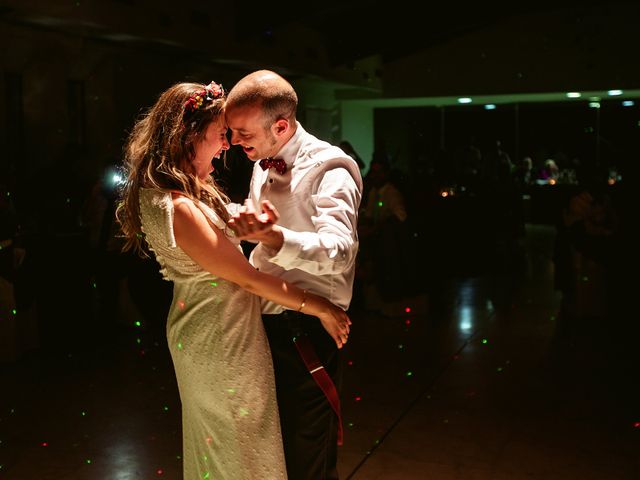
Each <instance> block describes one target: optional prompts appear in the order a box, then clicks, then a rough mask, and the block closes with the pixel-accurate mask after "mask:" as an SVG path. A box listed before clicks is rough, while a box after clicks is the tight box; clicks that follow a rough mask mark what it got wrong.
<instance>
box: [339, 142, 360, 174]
mask: <svg viewBox="0 0 640 480" xmlns="http://www.w3.org/2000/svg"><path fill="white" fill-rule="evenodd" d="M338 146H339V147H340V148H341V149H342V151H343V152H344V153H346V154H347V155H349V156H350V157H351V158H353V159H354V160H355V161H356V163H357V164H358V167H359V168H360V170H362V169H363V168H364V167H365V164H364V161H363V160H362V158H360V155H358V152H356V150H355V149H354V148H353V145H351V143H349V142H348V141H346V140H342V141H341V142H340V144H339V145H338Z"/></svg>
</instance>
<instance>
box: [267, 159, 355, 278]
mask: <svg viewBox="0 0 640 480" xmlns="http://www.w3.org/2000/svg"><path fill="white" fill-rule="evenodd" d="M361 197H362V192H360V190H359V188H358V186H357V185H356V182H355V181H354V179H353V177H351V175H350V174H349V172H348V171H347V170H346V169H344V168H336V169H332V170H329V171H327V172H326V173H325V174H324V176H323V178H322V180H321V181H320V184H319V185H318V189H317V191H316V192H315V193H314V194H312V201H313V203H314V204H315V208H316V214H315V215H314V216H312V218H311V221H312V223H313V226H314V231H309V232H296V231H293V230H290V229H287V228H283V229H282V230H283V236H284V243H283V245H282V247H281V248H280V250H279V251H278V252H275V255H274V256H273V257H271V258H270V259H269V261H271V262H273V263H275V264H276V265H279V266H281V267H282V268H284V269H285V270H291V269H294V268H297V269H300V270H303V271H305V272H308V273H310V274H313V275H334V274H339V273H342V272H343V271H345V270H347V269H348V268H350V267H351V266H352V265H353V263H354V262H355V258H356V254H357V252H358V237H357V221H358V209H359V207H360V200H361Z"/></svg>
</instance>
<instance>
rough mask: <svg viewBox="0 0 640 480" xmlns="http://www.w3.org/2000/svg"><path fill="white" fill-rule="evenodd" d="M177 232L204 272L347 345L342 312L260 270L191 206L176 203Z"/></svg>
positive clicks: (178, 240)
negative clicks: (306, 319) (310, 321)
mask: <svg viewBox="0 0 640 480" xmlns="http://www.w3.org/2000/svg"><path fill="white" fill-rule="evenodd" d="M173 229H174V234H175V239H176V243H177V244H178V246H179V247H180V248H181V249H182V250H183V251H184V252H185V253H186V254H187V255H189V256H190V257H191V258H192V259H193V260H194V261H195V262H197V263H198V264H199V265H200V266H201V267H202V268H203V269H205V270H207V271H208V272H210V273H212V274H213V275H215V276H217V277H222V278H224V279H226V280H229V281H230V282H233V283H235V284H237V285H239V286H240V287H242V288H244V289H245V290H248V291H249V292H251V293H254V294H256V295H259V296H261V297H263V298H266V299H267V300H270V301H272V302H275V303H279V304H280V305H283V306H285V307H287V308H290V309H292V310H301V311H302V312H303V313H306V314H309V315H313V316H316V317H318V318H319V319H320V321H321V322H322V324H323V326H324V328H325V329H326V330H327V332H328V333H329V334H330V335H331V336H332V337H333V339H334V340H335V342H336V344H337V346H338V348H341V347H342V346H343V344H344V343H345V342H346V337H347V335H348V333H349V325H350V324H351V321H350V320H349V317H348V316H347V314H346V313H345V312H344V311H343V310H342V309H341V308H339V307H337V306H335V305H333V304H332V303H331V302H329V301H328V300H326V299H325V298H323V297H320V296H318V295H313V294H311V293H307V292H305V291H303V290H302V289H300V288H298V287H296V286H295V285H293V284H291V283H289V282H286V281H285V280H282V279H280V278H278V277H274V276H272V275H268V274H265V273H262V272H260V271H258V270H256V269H255V268H254V267H253V266H252V265H251V264H250V263H249V262H248V261H247V259H246V257H245V256H244V255H243V254H242V252H241V251H240V250H238V249H237V248H236V246H235V245H234V244H232V243H231V242H230V241H229V240H228V239H227V237H226V236H225V235H224V233H223V232H221V231H220V230H219V229H218V228H216V227H215V226H212V225H211V224H210V223H209V222H208V221H207V219H206V217H205V216H204V214H203V213H202V211H201V210H200V209H198V208H197V207H196V206H195V205H194V204H192V203H191V202H174V219H173ZM301 306H302V308H300V307H301Z"/></svg>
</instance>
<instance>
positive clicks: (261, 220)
mask: <svg viewBox="0 0 640 480" xmlns="http://www.w3.org/2000/svg"><path fill="white" fill-rule="evenodd" d="M261 207H262V213H260V214H258V212H256V210H255V208H254V206H253V202H251V200H249V199H247V200H245V202H244V205H243V206H242V207H240V211H239V212H238V213H237V214H236V215H234V216H232V217H231V219H229V227H231V229H232V230H233V231H234V232H235V234H236V236H237V237H238V238H239V239H240V240H249V241H253V242H261V243H263V244H264V245H266V246H268V247H270V248H273V249H275V250H280V247H282V243H283V242H284V237H283V235H282V230H280V228H279V227H278V225H277V224H276V223H277V221H278V219H279V218H280V214H279V213H278V211H277V210H276V208H275V207H274V206H273V204H272V203H271V202H270V201H268V200H263V201H262V202H261Z"/></svg>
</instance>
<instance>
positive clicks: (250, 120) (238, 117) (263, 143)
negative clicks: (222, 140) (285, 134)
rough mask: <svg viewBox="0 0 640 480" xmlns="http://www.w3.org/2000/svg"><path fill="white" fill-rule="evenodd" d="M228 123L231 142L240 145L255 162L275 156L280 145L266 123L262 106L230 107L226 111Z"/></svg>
mask: <svg viewBox="0 0 640 480" xmlns="http://www.w3.org/2000/svg"><path fill="white" fill-rule="evenodd" d="M226 119H227V124H228V125H229V129H230V130H231V144H232V145H240V146H241V147H242V150H243V151H244V153H245V154H246V155H247V157H248V158H249V159H250V160H253V161H254V162H255V161H257V160H261V159H263V158H268V157H273V156H274V155H275V154H276V153H278V150H279V149H280V146H278V143H277V138H276V136H275V135H274V134H273V132H272V131H271V129H270V128H269V127H268V126H267V125H265V118H264V114H263V112H262V109H261V108H260V107H255V106H248V107H239V108H230V109H227V111H226Z"/></svg>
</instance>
